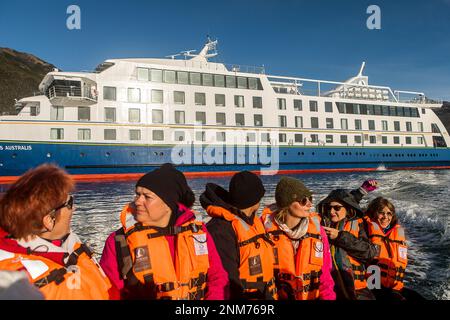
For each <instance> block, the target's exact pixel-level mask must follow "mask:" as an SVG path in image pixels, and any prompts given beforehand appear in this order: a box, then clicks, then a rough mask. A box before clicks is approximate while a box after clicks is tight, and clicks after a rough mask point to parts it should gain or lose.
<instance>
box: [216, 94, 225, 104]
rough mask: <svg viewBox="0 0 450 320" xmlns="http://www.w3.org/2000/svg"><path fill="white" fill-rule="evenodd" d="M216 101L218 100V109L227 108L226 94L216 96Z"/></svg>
mask: <svg viewBox="0 0 450 320" xmlns="http://www.w3.org/2000/svg"><path fill="white" fill-rule="evenodd" d="M215 100H216V106H217V107H225V95H224V94H216V97H215Z"/></svg>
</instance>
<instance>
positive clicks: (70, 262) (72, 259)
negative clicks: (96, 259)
mask: <svg viewBox="0 0 450 320" xmlns="http://www.w3.org/2000/svg"><path fill="white" fill-rule="evenodd" d="M83 253H85V254H86V255H87V256H88V257H89V258H91V257H92V251H91V250H90V249H89V247H88V246H87V245H85V244H84V243H83V244H81V245H80V247H78V249H76V250H74V251H73V252H72V253H71V254H70V256H69V258H68V259H67V263H66V266H74V265H77V263H78V258H79V257H80V256H81V255H82V254H83Z"/></svg>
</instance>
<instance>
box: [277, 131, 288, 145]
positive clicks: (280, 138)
mask: <svg viewBox="0 0 450 320" xmlns="http://www.w3.org/2000/svg"><path fill="white" fill-rule="evenodd" d="M278 141H279V142H282V143H284V142H286V133H280V134H278Z"/></svg>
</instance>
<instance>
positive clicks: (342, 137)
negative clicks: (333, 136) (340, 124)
mask: <svg viewBox="0 0 450 320" xmlns="http://www.w3.org/2000/svg"><path fill="white" fill-rule="evenodd" d="M347 142H348V138H347V136H346V135H341V143H347Z"/></svg>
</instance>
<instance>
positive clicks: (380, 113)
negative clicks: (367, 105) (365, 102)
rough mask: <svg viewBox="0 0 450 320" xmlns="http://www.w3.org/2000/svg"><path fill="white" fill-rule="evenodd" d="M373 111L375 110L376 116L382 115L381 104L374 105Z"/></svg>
mask: <svg viewBox="0 0 450 320" xmlns="http://www.w3.org/2000/svg"><path fill="white" fill-rule="evenodd" d="M374 111H375V115H376V116H381V115H382V110H381V106H374Z"/></svg>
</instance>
